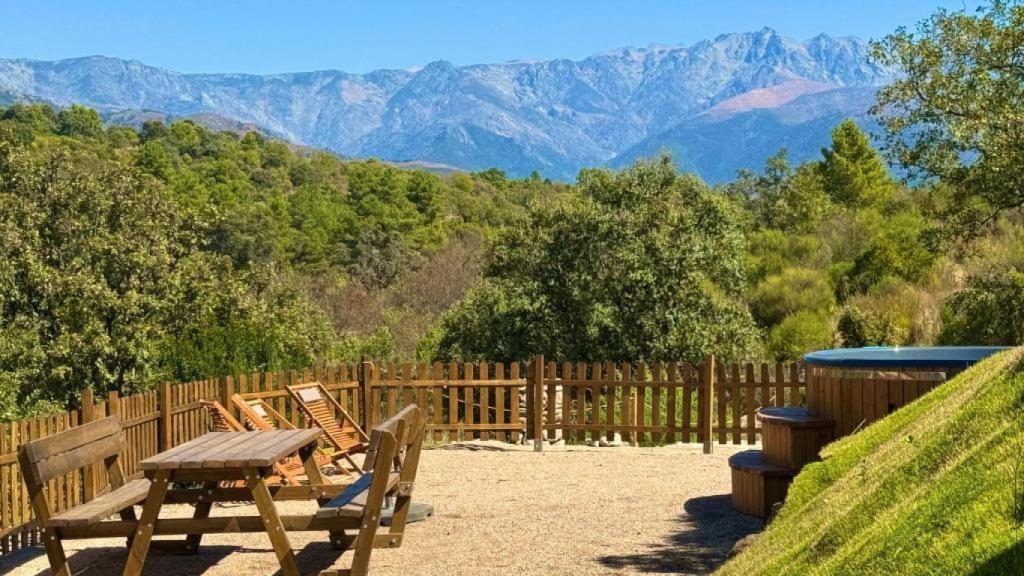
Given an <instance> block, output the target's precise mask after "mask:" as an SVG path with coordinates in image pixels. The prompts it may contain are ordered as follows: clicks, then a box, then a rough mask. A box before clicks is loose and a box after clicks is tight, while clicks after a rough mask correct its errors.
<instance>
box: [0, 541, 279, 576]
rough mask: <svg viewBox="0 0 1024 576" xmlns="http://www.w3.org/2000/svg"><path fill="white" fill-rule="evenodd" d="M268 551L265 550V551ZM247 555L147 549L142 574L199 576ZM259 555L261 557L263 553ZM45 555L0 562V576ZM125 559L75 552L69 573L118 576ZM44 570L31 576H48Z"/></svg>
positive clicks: (233, 549)
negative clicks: (230, 558)
mask: <svg viewBox="0 0 1024 576" xmlns="http://www.w3.org/2000/svg"><path fill="white" fill-rule="evenodd" d="M268 549H269V548H268ZM246 551H249V550H247V549H243V548H240V547H237V546H201V547H200V548H199V554H197V555H193V556H181V555H176V554H170V553H168V552H163V551H160V550H154V549H150V551H149V554H147V555H146V567H145V573H146V574H183V575H192V574H197V575H198V574H202V573H203V572H205V571H206V570H207V569H208V568H209V567H210V566H212V565H214V564H216V563H218V562H220V561H221V560H222V559H224V558H225V557H226V556H229V555H231V554H239V553H244V552H246ZM259 552H261V553H265V552H266V550H260V551H259ZM45 555H46V553H45V552H44V551H43V548H42V547H41V546H40V547H38V548H30V549H27V550H23V551H20V552H16V553H14V554H12V555H11V556H9V557H7V556H5V557H4V558H3V559H2V560H0V574H25V576H28V575H27V574H26V573H25V572H22V571H18V566H19V565H20V564H22V563H25V562H28V561H29V560H32V559H34V558H37V557H39V556H45ZM127 559H128V549H127V548H125V547H124V546H109V547H102V548H89V549H87V550H79V551H77V552H74V553H70V554H69V555H68V563H69V564H71V572H72V573H73V574H75V575H76V576H79V575H80V576H120V574H121V571H122V570H124V563H125V561H126V560H127ZM50 574H51V572H50V569H49V568H47V569H45V570H43V571H41V572H37V573H35V574H34V575H33V576H49V575H50Z"/></svg>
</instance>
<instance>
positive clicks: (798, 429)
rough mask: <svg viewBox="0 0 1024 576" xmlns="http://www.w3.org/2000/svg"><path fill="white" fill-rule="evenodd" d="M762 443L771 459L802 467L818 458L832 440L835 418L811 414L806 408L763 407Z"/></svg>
mask: <svg viewBox="0 0 1024 576" xmlns="http://www.w3.org/2000/svg"><path fill="white" fill-rule="evenodd" d="M757 419H758V421H759V422H761V447H762V448H763V449H764V458H765V460H766V461H767V462H769V463H771V464H775V465H778V466H781V467H783V468H787V469H792V470H799V469H800V468H802V467H803V466H804V464H807V463H808V462H814V461H816V460H818V453H819V452H820V451H821V449H822V448H824V447H825V445H826V444H828V443H829V442H831V441H832V432H833V429H834V426H835V422H833V421H832V420H829V419H827V418H819V417H816V416H811V415H809V414H808V413H807V409H806V408H795V407H793V408H762V409H761V410H760V411H759V412H758V414H757Z"/></svg>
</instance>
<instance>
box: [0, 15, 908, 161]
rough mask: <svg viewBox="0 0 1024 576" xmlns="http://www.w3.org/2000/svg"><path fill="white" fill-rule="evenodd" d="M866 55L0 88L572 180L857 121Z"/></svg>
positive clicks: (63, 63)
mask: <svg viewBox="0 0 1024 576" xmlns="http://www.w3.org/2000/svg"><path fill="white" fill-rule="evenodd" d="M867 53H868V45H867V43H866V42H864V41H863V40H860V39H856V38H850V37H840V38H834V37H830V36H828V35H824V34H820V35H818V36H815V37H814V38H812V39H810V40H807V41H798V40H794V39H792V38H789V37H787V36H785V35H782V34H780V33H778V32H777V31H775V30H774V29H772V28H768V27H766V28H762V29H760V30H755V31H751V32H736V33H730V34H721V35H718V36H716V37H715V38H714V39H712V40H703V41H700V42H697V43H694V44H692V45H690V46H685V45H681V44H652V45H649V46H647V47H643V48H635V47H622V48H617V49H614V50H609V51H605V52H601V53H598V54H594V55H592V56H590V57H587V58H584V59H582V60H570V59H546V60H516V61H512V62H506V63H503V64H474V65H470V66H457V65H455V64H453V63H452V62H449V61H447V60H437V61H434V62H429V63H427V64H425V65H423V66H422V67H414V68H410V69H406V70H376V71H373V72H370V73H367V74H350V73H346V72H342V71H338V70H320V71H313V72H301V73H281V74H267V75H257V74H186V73H179V72H175V71H171V70H165V69H162V68H158V67H153V66H147V65H146V64H144V63H142V62H138V61H135V60H121V59H118V58H110V57H105V56H88V57H82V58H71V59H65V60H60V61H57V62H42V61H35V60H0V93H3V94H5V95H7V96H6V98H7V99H8V100H9V99H11V98H26V99H41V100H46V101H50V102H53V103H55V104H57V105H61V106H65V105H68V104H71V103H81V104H85V105H89V106H93V107H95V108H98V109H99V110H100V111H101V112H102V113H104V115H105V117H108V118H113V119H115V120H116V119H118V118H125V119H131V118H138V117H139V114H137V112H138V111H140V110H150V111H156V112H159V113H160V114H164V115H166V116H167V117H173V118H181V117H196V118H205V119H216V120H215V122H216V123H217V124H219V125H224V126H237V127H246V126H258V127H260V129H262V130H264V131H266V132H267V133H270V134H278V135H281V136H282V137H285V138H287V139H290V140H292V141H293V142H295V143H297V144H302V145H308V146H316V147H322V148H327V149H330V150H333V151H336V152H339V153H341V154H343V155H346V156H374V157H379V158H381V159H384V160H394V161H407V160H415V161H421V162H425V163H439V164H445V165H451V166H455V167H458V168H462V169H469V170H477V169H483V168H487V167H491V166H497V167H500V168H503V169H505V170H506V171H507V172H509V173H510V174H512V175H526V174H529V173H530V172H531V171H533V170H534V169H539V170H540V171H541V172H542V173H544V175H545V176H549V177H554V178H572V177H573V176H574V175H575V173H576V171H577V170H578V169H579V168H580V167H584V166H592V165H597V164H601V163H603V162H605V161H607V160H608V159H611V158H623V157H625V156H623V155H624V154H625V155H628V154H627V152H628V151H630V150H641V149H646V148H645V147H644V143H645V142H652V141H654V140H658V139H662V140H663V138H662V135H668V136H666V137H672V136H671V135H673V134H678V133H681V132H680V130H676V128H678V127H687V126H689V127H692V129H693V130H697V131H698V132H699V133H700V134H701V136H700V137H701V138H704V139H705V144H706V145H707V146H708V147H709V148H708V149H709V150H712V151H713V150H714V149H715V148H714V147H715V146H729V147H731V148H732V149H736V148H737V143H736V142H720V141H719V140H717V139H718V138H719V136H717V135H716V133H715V130H718V129H719V128H720V127H721V123H730V124H729V125H730V126H732V125H734V124H735V123H737V122H755V123H756V122H761V121H763V120H764V119H767V118H774V120H773V122H776V121H777V122H776V123H775V124H773V125H772V126H770V127H766V128H764V129H765V130H774V131H775V132H776V134H775V139H776V140H777V141H778V144H779V145H780V146H781V145H783V144H788V142H789V140H791V139H792V138H794V137H796V136H795V134H796V131H799V130H804V128H801V127H800V126H805V127H806V126H811V124H810V123H809V122H810V120H811V119H814V118H825V117H828V118H831V116H832V115H835V114H837V113H839V111H842V113H851V114H856V113H862V112H863V110H859V109H857V108H856V106H860V105H861V103H862V100H863V99H862V98H860V97H859V96H858V97H857V98H853V97H850V98H844V97H843V96H842V95H841V94H837V95H834V96H827V97H826V96H825V95H827V94H832V93H833V92H836V91H839V93H842V91H843V90H847V89H850V90H852V89H858V90H859V89H862V88H867V89H872V88H873V87H875V86H878V85H879V84H881V83H884V82H886V81H887V80H888V79H889V78H890V77H891V75H890V72H889V71H887V70H885V69H883V68H880V67H879V66H877V65H875V64H873V63H871V62H870V61H869V60H868V58H867ZM857 94H859V92H858V93H857ZM818 95H820V97H818ZM804 111H806V113H805V112H804ZM780 114H781V116H780ZM759 119H760V120H759ZM794 119H801V122H803V124H799V123H796V122H795V120H794ZM126 121H127V120H126ZM211 121H213V120H211ZM230 122H237V124H231V123H230ZM689 129H690V128H687V130H689ZM750 129H753V128H750ZM808 129H809V128H808ZM801 134H803V132H801ZM809 134H810V135H807V134H804V135H802V136H799V137H800V138H806V139H809V140H808V141H810V140H814V139H815V138H816V139H817V140H816V141H815V142H814V146H817V145H819V144H823V143H824V140H822V138H823V137H825V136H827V133H823V129H822V128H821V127H815V128H814V129H813V131H812V132H811V133H809ZM764 136H765V137H767V136H770V135H768V134H766V135H764ZM693 137H694V136H693V134H691V133H687V138H693ZM759 137H760V136H759ZM652 139H653V140H652ZM662 140H659V141H662ZM819 140H820V142H819ZM758 154H760V152H758ZM726 156H729V155H723V157H726ZM729 157H731V156H729ZM682 160H683V163H684V164H686V165H687V166H691V165H690V164H687V163H686V161H685V160H686V159H682ZM744 161H745V162H747V163H748V164H747V165H749V166H757V165H760V164H761V163H762V162H763V159H762V158H760V157H759V156H757V155H756V154H755V155H753V156H751V157H750V158H747V159H744ZM691 167H692V168H693V169H695V170H697V171H699V172H701V173H703V174H708V175H711V174H714V175H716V176H717V175H718V174H720V173H721V171H720V170H719V169H718V168H715V169H714V170H712V171H706V170H705V169H704V167H703V166H701V165H692V166H691Z"/></svg>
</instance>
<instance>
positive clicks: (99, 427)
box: [18, 416, 150, 576]
mask: <svg viewBox="0 0 1024 576" xmlns="http://www.w3.org/2000/svg"><path fill="white" fill-rule="evenodd" d="M124 446H125V444H124V436H123V435H122V434H121V421H120V420H119V419H118V417H117V416H110V417H108V418H103V419H102V420H97V421H95V422H90V423H89V424H84V425H82V426H77V427H75V428H71V429H69V430H65V431H63V432H58V433H57V434H54V435H52V436H47V437H46V438H42V439H40V440H33V441H31V442H26V443H25V444H24V445H22V447H21V449H20V450H19V452H18V463H19V464H20V465H21V474H22V477H23V478H24V479H25V485H26V486H27V487H28V493H29V495H30V497H31V502H32V511H33V513H34V514H35V517H36V521H37V522H38V523H39V526H40V527H41V528H42V529H43V546H45V548H46V555H47V557H48V558H49V559H50V568H51V569H52V570H53V574H54V575H55V576H71V569H70V568H69V566H68V561H67V558H66V557H65V556H64V546H63V544H62V543H61V542H62V540H65V539H70V538H81V537H83V536H76V535H66V534H63V533H62V530H64V529H79V532H81V530H80V529H82V528H88V527H91V526H93V525H95V524H99V523H102V521H103V520H104V519H106V518H108V517H109V516H112V515H114V514H118V515H120V517H121V520H135V519H136V518H135V508H134V507H133V506H134V505H135V504H140V503H142V502H143V501H144V500H145V499H146V495H147V494H148V492H149V485H150V482H149V480H146V479H145V478H142V479H138V480H131V481H128V482H126V481H125V477H124V474H123V473H122V471H121V463H120V456H119V455H120V454H121V451H122V450H124ZM98 460H102V461H103V465H104V466H105V467H106V470H107V478H109V479H110V490H109V491H108V492H105V493H103V494H101V495H100V496H98V497H96V498H95V499H93V500H90V501H89V502H86V503H84V504H80V505H78V506H75V507H74V508H71V509H68V510H64V511H62V512H58V513H56V514H55V513H53V511H52V509H51V508H50V501H51V499H50V497H49V496H48V495H47V494H46V487H47V484H48V482H49V481H50V480H53V479H54V478H58V477H60V476H63V475H64V474H67V473H68V472H71V471H73V470H78V469H80V468H84V467H86V466H88V465H90V464H92V463H94V462H96V461H98ZM85 537H88V536H85ZM128 544H129V546H130V545H131V537H130V536H129V537H128Z"/></svg>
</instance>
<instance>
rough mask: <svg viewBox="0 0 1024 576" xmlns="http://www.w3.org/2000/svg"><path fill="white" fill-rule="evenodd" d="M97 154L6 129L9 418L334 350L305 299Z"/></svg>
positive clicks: (0, 280) (4, 302) (2, 203)
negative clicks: (38, 143)
mask: <svg viewBox="0 0 1024 576" xmlns="http://www.w3.org/2000/svg"><path fill="white" fill-rule="evenodd" d="M150 143H152V142H150ZM90 146H91V147H85V148H81V147H79V148H81V149H74V152H73V153H72V152H69V150H67V149H66V148H65V147H63V146H61V145H58V146H56V147H55V148H53V149H46V148H43V149H37V148H33V147H28V146H24V145H21V144H19V143H18V142H17V141H16V140H12V139H11V138H10V135H9V134H4V133H0V244H2V245H0V373H2V374H3V377H2V378H0V387H2V390H0V400H2V401H3V402H5V403H7V405H5V406H0V413H2V414H4V415H5V416H6V417H11V416H12V415H15V414H18V413H24V412H25V411H26V410H30V409H31V407H32V406H38V405H67V404H70V403H72V402H73V401H74V398H75V397H76V395H77V393H78V391H80V390H81V389H83V388H92V389H94V390H96V391H97V392H104V391H106V390H112V389H120V390H123V391H133V390H139V389H145V388H147V387H149V386H151V385H153V384H154V383H155V382H156V381H158V380H160V379H185V378H193V377H199V376H210V375H216V374H224V373H226V372H227V371H229V370H235V369H241V368H242V367H243V366H245V367H246V369H250V368H251V367H252V366H264V367H267V368H272V367H283V366H285V365H295V364H291V363H292V362H296V363H299V362H301V363H308V362H310V361H312V360H313V359H314V358H316V357H320V356H321V355H322V354H325V353H326V352H327V351H328V349H329V346H330V341H331V338H332V335H331V331H330V327H329V326H327V325H326V323H325V322H323V320H322V318H323V317H322V314H320V315H318V314H317V313H316V311H315V310H313V309H312V308H310V307H309V306H308V305H306V304H305V303H304V302H305V301H304V299H303V298H302V297H301V295H299V294H297V293H296V292H295V291H294V290H286V289H283V288H275V286H279V285H280V282H281V281H280V280H275V281H274V282H273V283H270V282H269V281H264V282H262V285H261V282H260V281H258V279H257V278H255V277H253V276H251V275H247V276H242V275H240V274H238V273H236V272H235V271H234V270H233V267H232V266H231V263H230V261H228V260H227V259H226V258H224V257H222V256H218V255H215V254H212V253H210V252H207V251H205V250H203V249H202V244H203V242H204V232H205V227H204V225H203V223H202V222H200V221H197V220H195V219H194V218H193V217H192V216H190V215H189V214H188V213H186V212H183V211H182V210H180V207H179V205H178V204H177V203H176V202H175V199H174V198H173V197H172V196H171V195H169V194H168V193H167V192H166V190H165V189H164V188H163V187H162V186H161V185H160V183H159V182H158V181H156V180H154V179H153V178H150V177H148V176H146V175H144V174H142V173H140V172H139V171H138V170H136V169H134V168H133V167H132V166H130V165H129V164H127V163H124V162H120V161H119V159H118V158H117V157H116V156H114V155H108V154H106V153H105V149H104V148H103V147H102V146H103V144H102V143H101V142H95V141H94V142H92V143H91V144H90ZM318 318H319V319H320V320H318ZM11 402H14V403H15V404H13V405H12V404H11Z"/></svg>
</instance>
